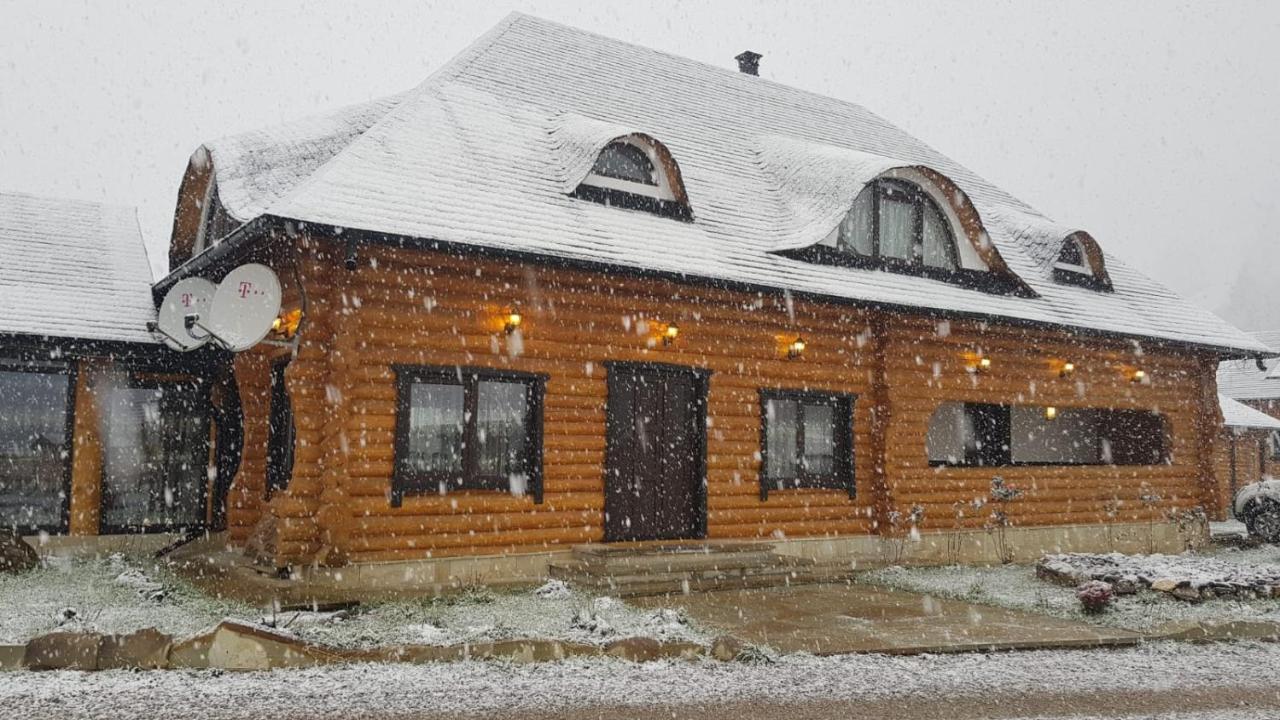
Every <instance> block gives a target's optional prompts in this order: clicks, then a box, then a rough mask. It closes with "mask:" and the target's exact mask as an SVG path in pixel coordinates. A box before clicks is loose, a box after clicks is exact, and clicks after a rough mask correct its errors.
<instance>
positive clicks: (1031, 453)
mask: <svg viewBox="0 0 1280 720" xmlns="http://www.w3.org/2000/svg"><path fill="white" fill-rule="evenodd" d="M1099 412H1100V411H1098V410H1089V409H1078V408H1058V409H1057V410H1056V415H1055V417H1054V418H1053V419H1052V420H1050V419H1049V418H1048V416H1047V415H1046V414H1045V408H1043V407H1040V406H1025V405H1024V406H1018V407H1014V408H1013V409H1012V410H1011V423H1012V432H1011V435H1012V438H1011V441H1010V444H1011V453H1012V457H1013V462H1015V463H1037V464H1043V463H1052V464H1060V465H1081V464H1096V463H1098V462H1099V444H1098V415H1099Z"/></svg>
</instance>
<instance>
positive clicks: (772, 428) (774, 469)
mask: <svg viewBox="0 0 1280 720" xmlns="http://www.w3.org/2000/svg"><path fill="white" fill-rule="evenodd" d="M798 411H799V406H798V405H797V404H796V402H795V401H794V400H779V399H776V398H774V399H770V400H769V401H767V402H766V403H765V453H766V455H767V458H768V460H767V464H766V466H765V473H766V474H767V475H768V476H769V477H770V478H773V479H778V480H785V479H791V478H795V477H796V476H797V474H798V470H799V468H798V467H797V462H796V460H797V458H796V426H797V423H798V421H799V417H798V416H799V412H798Z"/></svg>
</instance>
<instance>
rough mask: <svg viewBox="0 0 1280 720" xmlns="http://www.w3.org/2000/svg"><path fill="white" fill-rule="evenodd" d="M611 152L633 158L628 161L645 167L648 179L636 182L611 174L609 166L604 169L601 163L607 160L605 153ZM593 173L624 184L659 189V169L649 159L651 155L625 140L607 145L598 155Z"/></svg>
mask: <svg viewBox="0 0 1280 720" xmlns="http://www.w3.org/2000/svg"><path fill="white" fill-rule="evenodd" d="M610 151H616V152H618V153H619V154H622V155H630V156H631V157H630V158H628V159H630V160H631V161H633V162H636V161H638V162H639V163H640V164H642V165H643V167H644V173H645V175H646V176H647V178H648V179H647V180H635V179H633V178H629V177H625V176H623V175H621V174H619V173H614V172H610V171H609V168H608V167H607V166H605V167H602V166H601V163H602V161H604V160H605V153H608V152H610ZM591 172H592V174H595V175H599V176H600V177H607V178H612V179H614V180H622V181H623V182H633V183H638V184H640V185H648V186H650V187H655V188H656V187H658V168H657V167H656V166H655V165H654V164H653V161H652V160H650V159H649V154H648V153H646V152H645V151H644V148H642V147H640V146H638V145H635V144H634V143H629V142H626V141H623V140H615V141H613V142H611V143H609V144H608V145H605V146H604V147H603V148H602V149H601V150H600V152H599V153H598V154H596V161H595V163H594V164H593V165H592V166H591Z"/></svg>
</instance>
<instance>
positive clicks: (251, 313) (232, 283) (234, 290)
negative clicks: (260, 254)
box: [202, 263, 280, 352]
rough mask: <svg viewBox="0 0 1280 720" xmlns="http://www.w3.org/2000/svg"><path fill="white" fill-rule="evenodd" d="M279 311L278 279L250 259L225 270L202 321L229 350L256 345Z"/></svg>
mask: <svg viewBox="0 0 1280 720" xmlns="http://www.w3.org/2000/svg"><path fill="white" fill-rule="evenodd" d="M279 314H280V280H279V278H277V277H276V274H275V273H274V272H272V271H271V268H269V267H267V266H266V265H259V264H257V263H251V264H249V265H241V266H240V267H238V268H236V269H235V270H232V271H231V272H229V273H227V276H226V277H225V278H223V279H222V282H221V283H219V284H218V290H217V292H215V293H214V294H213V304H212V306H211V307H210V308H209V321H208V322H206V323H202V324H203V325H204V326H205V327H206V328H207V329H208V330H209V331H210V332H211V333H212V334H213V335H214V336H215V337H217V339H218V340H219V341H221V343H222V344H223V345H224V346H225V347H226V348H227V349H228V350H231V351H232V352H242V351H244V350H248V349H249V348H251V347H253V346H254V345H257V344H258V343H259V342H261V341H262V339H263V338H265V337H266V336H267V333H269V332H271V324H272V323H274V322H275V319H276V316H277V315H279Z"/></svg>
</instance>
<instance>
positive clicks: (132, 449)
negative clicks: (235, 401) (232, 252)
mask: <svg viewBox="0 0 1280 720" xmlns="http://www.w3.org/2000/svg"><path fill="white" fill-rule="evenodd" d="M153 281H154V279H153V278H152V276H151V270H150V263H149V262H148V261H147V256H146V251H145V248H144V245H143V240H142V235H141V233H140V232H139V229H138V221H137V217H136V213H135V211H134V209H133V208H131V207H119V206H112V205H101V204H98V203H90V202H82V201H78V200H64V199H54V198H47V197H38V196H35V195H28V194H22V193H12V192H0V528H5V529H16V530H18V531H21V532H27V533H34V532H37V531H43V532H49V533H70V534H75V535H96V534H99V533H110V532H125V531H129V532H135V531H152V530H165V529H174V528H178V527H190V526H201V527H203V526H204V525H206V524H207V523H208V519H209V518H208V515H207V507H208V503H207V493H206V485H207V482H206V475H207V468H208V466H209V465H210V463H211V462H216V460H215V459H214V457H213V455H212V454H211V453H212V443H211V440H210V433H211V430H210V422H211V420H210V417H209V413H208V403H207V397H208V395H209V393H210V386H211V382H210V381H209V380H208V378H207V377H206V375H207V374H208V373H209V370H210V368H211V367H212V366H211V365H209V360H210V358H209V356H208V354H205V353H196V354H194V355H188V356H181V358H180V357H179V356H178V355H177V354H175V353H170V352H168V351H166V350H165V349H164V347H163V346H162V345H161V344H160V343H159V342H158V341H157V340H156V339H155V337H153V335H152V334H151V333H150V332H149V331H148V326H149V324H150V323H151V322H152V321H153V320H154V319H155V317H156V311H155V304H154V301H153V298H152V291H151V285H152V282H153ZM224 424H225V423H224ZM224 467H225V466H224Z"/></svg>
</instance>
